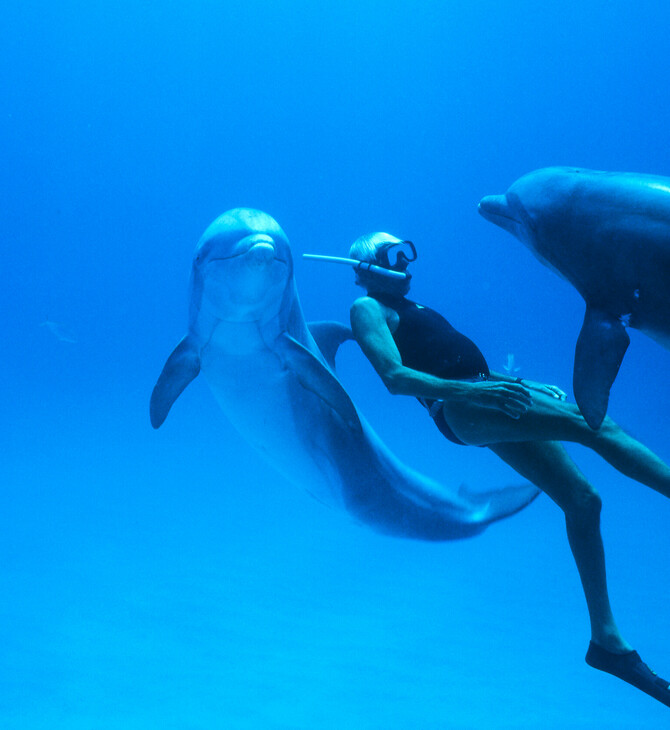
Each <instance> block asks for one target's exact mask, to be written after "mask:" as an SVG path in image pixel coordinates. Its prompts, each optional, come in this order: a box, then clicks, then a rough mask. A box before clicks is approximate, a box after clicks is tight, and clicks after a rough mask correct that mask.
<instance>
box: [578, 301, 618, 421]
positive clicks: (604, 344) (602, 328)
mask: <svg viewBox="0 0 670 730" xmlns="http://www.w3.org/2000/svg"><path fill="white" fill-rule="evenodd" d="M629 342H630V337H629V336H628V332H626V328H625V327H624V325H623V323H622V322H621V320H620V319H618V318H617V317H615V316H613V315H611V314H606V313H605V312H602V311H599V310H597V309H592V308H591V307H587V308H586V315H585V316H584V324H583V325H582V331H581V332H580V333H579V338H578V340H577V347H576V349H575V369H574V373H573V378H572V387H573V390H574V392H575V400H576V401H577V405H578V406H579V410H580V411H581V412H582V415H583V416H584V418H585V420H586V422H587V423H588V424H589V426H591V428H593V429H597V428H599V427H600V424H601V423H602V420H603V418H605V414H606V413H607V403H608V401H609V395H610V388H611V387H612V384H613V383H614V380H615V378H616V376H617V373H618V372H619V367H620V366H621V361H622V360H623V356H624V355H625V353H626V349H627V348H628V343H629Z"/></svg>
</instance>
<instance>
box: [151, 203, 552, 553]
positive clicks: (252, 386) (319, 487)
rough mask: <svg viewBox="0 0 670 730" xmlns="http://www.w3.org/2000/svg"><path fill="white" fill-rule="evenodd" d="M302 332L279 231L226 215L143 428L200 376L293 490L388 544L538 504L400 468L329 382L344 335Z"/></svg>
mask: <svg viewBox="0 0 670 730" xmlns="http://www.w3.org/2000/svg"><path fill="white" fill-rule="evenodd" d="M311 327H312V330H311V331H310V329H308V327H307V325H306V323H305V321H304V319H303V315H302V311H301V309H300V303H299V301H298V295H297V292H296V287H295V282H294V278H293V259H292V256H291V249H290V248H289V243H288V240H287V238H286V236H285V234H284V232H283V231H282V229H281V228H280V227H279V225H278V224H277V223H276V221H275V220H274V219H273V218H271V217H270V216H269V215H267V214H265V213H262V212H261V211H258V210H252V209H249V208H236V209H233V210H230V211H227V212H226V213H224V214H223V215H221V216H220V217H219V218H217V219H216V220H215V221H214V222H213V223H212V224H211V225H210V226H209V228H207V230H206V231H205V233H204V234H203V236H202V238H201V239H200V242H199V244H198V247H197V249H196V252H195V258H194V261H193V271H192V279H191V306H190V317H189V326H188V332H187V334H186V336H185V337H184V338H183V339H182V340H181V342H180V343H179V344H178V345H177V347H176V348H175V350H174V351H173V352H172V354H171V355H170V357H169V358H168V360H167V362H166V364H165V367H164V368H163V372H162V373H161V375H160V377H159V378H158V382H157V383H156V386H155V388H154V391H153V393H152V396H151V408H150V412H151V423H152V425H153V426H154V428H158V427H159V426H160V425H161V424H162V423H163V421H164V420H165V418H166V416H167V414H168V411H169V410H170V408H171V406H172V404H173V403H174V401H175V400H176V399H177V397H178V396H179V395H180V393H181V392H182V391H183V390H184V388H185V387H186V386H187V385H188V384H189V383H190V382H191V380H193V379H194V378H195V377H196V376H197V375H198V373H199V372H200V371H202V373H203V375H204V376H205V378H206V380H207V382H208V384H209V386H210V387H211V389H212V391H213V393H214V395H215V397H216V399H217V401H218V403H219V405H220V407H221V409H222V410H223V412H224V413H225V414H226V416H227V417H228V418H229V419H230V421H231V422H232V424H233V425H234V426H235V428H236V429H237V430H238V431H239V433H240V434H241V435H242V436H243V437H244V438H245V439H246V440H247V441H249V442H250V443H251V444H252V445H253V446H255V447H256V448H257V449H258V451H259V452H260V453H261V454H262V456H263V457H264V458H265V459H267V460H268V461H269V462H270V463H271V464H273V465H274V466H275V467H276V468H277V469H278V470H279V471H280V472H282V473H283V474H284V475H285V476H286V477H287V478H288V479H289V480H290V481H292V482H294V483H296V484H299V485H301V486H303V487H305V488H306V489H307V491H308V492H310V493H311V494H312V495H313V496H315V497H316V498H317V499H319V500H320V501H323V502H326V503H330V504H335V505H339V506H341V507H343V508H345V509H346V510H347V511H348V512H349V513H351V514H352V515H353V516H354V518H355V519H357V520H358V521H359V522H363V523H365V524H367V525H369V526H370V527H372V528H373V529H375V530H378V531H380V532H384V533H387V534H392V535H397V536H404V537H411V538H418V539H424V540H449V539H456V538H462V537H469V536H472V535H476V534H477V533H479V532H481V531H482V530H483V529H484V528H485V527H486V525H488V524H489V523H491V522H493V521H495V520H499V519H501V518H503V517H507V516H509V515H511V514H513V513H515V512H517V511H518V510H520V509H522V508H523V507H525V506H526V505H527V504H529V503H530V502H531V501H532V500H533V499H534V498H535V497H536V496H537V494H538V490H537V489H536V488H535V487H533V486H531V485H529V484H526V485H521V486H513V487H507V488H503V489H499V490H495V491H491V492H486V493H476V492H470V491H467V490H463V489H461V490H460V491H459V492H458V493H455V492H453V491H451V490H448V489H447V488H445V487H444V486H442V485H441V484H439V483H437V482H436V481H433V480H432V479H429V478H427V477H424V476H422V475H421V474H419V473H417V472H416V471H414V470H412V469H410V468H408V467H407V466H405V465H404V464H402V463H401V462H400V461H399V460H398V459H397V458H395V457H394V455H393V454H392V453H391V452H390V451H389V450H388V448H387V447H386V446H385V445H384V444H383V443H382V441H381V440H380V439H379V438H378V437H377V436H376V434H375V433H374V432H373V431H372V429H371V428H370V426H369V425H368V424H367V423H366V422H365V420H364V419H363V417H362V416H361V414H360V413H359V412H358V411H357V409H356V407H355V406H354V404H353V403H352V401H351V399H350V397H349V396H348V394H347V393H346V391H345V390H344V388H343V387H342V385H341V384H340V382H339V380H338V379H337V377H336V376H335V374H334V358H335V353H336V351H337V347H338V345H339V344H340V343H341V342H343V341H344V340H346V339H350V338H351V333H350V330H349V328H348V327H345V326H344V325H341V324H337V323H334V322H332V323H317V324H316V325H314V326H311ZM317 342H318V346H317Z"/></svg>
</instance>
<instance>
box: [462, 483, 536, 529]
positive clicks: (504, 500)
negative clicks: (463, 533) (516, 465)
mask: <svg viewBox="0 0 670 730" xmlns="http://www.w3.org/2000/svg"><path fill="white" fill-rule="evenodd" d="M540 494H541V490H540V489H538V488H537V487H535V486H533V485H532V484H521V485H519V486H512V487H503V488H502V489H494V490H492V491H488V492H474V491H471V490H470V489H468V488H467V487H466V486H465V485H462V486H461V488H460V489H459V490H458V496H459V497H460V498H461V499H463V500H465V501H466V502H467V503H468V504H470V505H472V506H473V508H474V509H475V512H476V515H477V522H481V523H482V524H488V523H490V522H495V521H496V520H502V519H504V518H505V517H511V516H512V515H513V514H516V513H517V512H520V511H521V510H522V509H523V508H524V507H527V506H528V505H529V504H530V503H531V502H532V501H533V500H534V499H535V498H536V497H537V496H538V495H540Z"/></svg>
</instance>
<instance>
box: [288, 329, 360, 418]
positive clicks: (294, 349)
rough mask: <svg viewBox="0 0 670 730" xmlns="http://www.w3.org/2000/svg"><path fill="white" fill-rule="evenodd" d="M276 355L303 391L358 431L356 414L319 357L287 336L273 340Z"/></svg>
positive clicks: (336, 380) (347, 396)
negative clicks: (308, 391) (314, 397)
mask: <svg viewBox="0 0 670 730" xmlns="http://www.w3.org/2000/svg"><path fill="white" fill-rule="evenodd" d="M276 344H277V354H278V355H279V357H280V358H281V360H282V362H283V363H284V365H285V367H287V368H289V369H290V370H291V371H293V372H294V373H295V375H296V377H297V378H298V381H299V382H300V384H301V385H302V386H303V388H306V389H307V390H310V391H311V392H312V393H314V394H315V395H317V396H318V397H319V398H321V400H323V401H324V402H325V403H327V404H328V405H329V406H330V407H331V408H332V409H333V410H334V411H335V412H336V413H337V414H338V415H339V416H340V418H342V420H343V421H344V422H345V423H347V424H348V425H349V426H352V427H354V428H357V429H361V428H362V426H361V422H360V419H359V417H358V411H357V410H356V406H354V404H353V402H352V400H351V398H350V397H349V395H348V394H347V391H346V390H345V389H344V388H343V387H342V385H341V383H340V381H339V380H338V379H337V378H336V377H335V376H334V375H333V374H332V373H331V372H330V370H328V368H327V367H326V366H325V365H324V364H323V363H322V362H321V361H320V360H319V358H318V357H317V356H316V355H314V354H313V353H312V352H310V351H309V350H308V349H307V348H306V347H305V346H304V345H301V344H300V343H299V342H298V341H297V340H295V339H293V337H291V336H290V335H289V334H288V333H286V332H284V334H282V335H280V336H279V337H278V339H277V343H276Z"/></svg>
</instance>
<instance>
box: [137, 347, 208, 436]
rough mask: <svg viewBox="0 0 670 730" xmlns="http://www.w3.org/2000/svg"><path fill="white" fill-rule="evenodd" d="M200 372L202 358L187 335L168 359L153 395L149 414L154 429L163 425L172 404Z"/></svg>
mask: <svg viewBox="0 0 670 730" xmlns="http://www.w3.org/2000/svg"><path fill="white" fill-rule="evenodd" d="M199 372H200V356H199V354H198V351H197V350H196V349H195V348H194V347H193V346H192V344H191V342H190V341H189V338H188V335H187V336H186V337H184V339H183V340H182V341H181V342H180V343H179V344H178V345H177V347H175V348H174V350H173V351H172V354H171V355H170V357H168V359H167V362H166V363H165V366H164V367H163V372H162V373H161V374H160V376H159V378H158V381H157V383H156V385H155V387H154V390H153V393H152V394H151V403H150V405H149V414H150V416H151V425H152V426H153V427H154V428H159V427H160V426H161V425H162V424H163V421H164V420H165V419H166V418H167V414H168V413H169V412H170V408H172V404H173V403H174V402H175V401H176V400H177V398H179V396H180V395H181V392H182V391H183V390H184V388H186V386H187V385H188V384H189V383H190V382H191V381H192V380H193V379H194V378H195V377H196V376H197V375H198V373H199Z"/></svg>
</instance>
